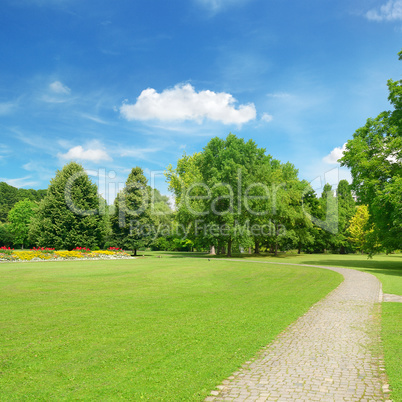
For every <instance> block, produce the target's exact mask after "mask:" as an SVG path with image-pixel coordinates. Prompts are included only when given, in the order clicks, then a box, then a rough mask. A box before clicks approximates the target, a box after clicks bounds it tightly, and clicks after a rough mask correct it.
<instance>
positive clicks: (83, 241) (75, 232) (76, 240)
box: [30, 162, 106, 250]
mask: <svg viewBox="0 0 402 402" xmlns="http://www.w3.org/2000/svg"><path fill="white" fill-rule="evenodd" d="M103 202H104V200H102V199H101V198H100V197H99V195H98V189H97V186H96V184H94V183H92V182H91V180H90V179H89V177H88V175H87V174H86V173H85V170H84V168H83V167H82V166H81V165H79V164H78V163H76V162H70V163H68V164H67V165H65V166H64V167H63V169H62V170H60V171H57V172H56V176H55V177H54V178H53V179H52V180H51V182H50V185H49V188H48V190H47V194H46V196H45V198H44V199H43V200H42V201H41V202H40V204H39V207H38V211H37V214H36V215H35V217H34V219H33V222H32V225H31V228H30V237H31V239H32V241H33V242H34V243H35V244H36V245H39V246H46V247H54V248H56V249H61V250H62V249H68V250H71V249H73V248H75V247H88V248H96V247H100V246H101V245H102V244H101V243H102V239H103V235H104V232H105V230H106V228H105V218H104V216H101V215H100V214H99V210H100V206H101V204H102V203H103Z"/></svg>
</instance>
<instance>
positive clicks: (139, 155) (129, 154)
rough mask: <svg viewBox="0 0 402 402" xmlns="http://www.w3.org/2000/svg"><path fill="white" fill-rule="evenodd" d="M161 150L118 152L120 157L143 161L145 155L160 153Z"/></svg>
mask: <svg viewBox="0 0 402 402" xmlns="http://www.w3.org/2000/svg"><path fill="white" fill-rule="evenodd" d="M160 150H161V148H132V149H130V148H125V149H122V150H120V152H119V153H120V156H125V157H130V158H139V159H144V158H145V157H146V155H147V154H150V153H154V152H158V151H160Z"/></svg>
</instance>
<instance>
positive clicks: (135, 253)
mask: <svg viewBox="0 0 402 402" xmlns="http://www.w3.org/2000/svg"><path fill="white" fill-rule="evenodd" d="M133 255H134V257H136V256H137V249H136V248H135V249H134V250H133Z"/></svg>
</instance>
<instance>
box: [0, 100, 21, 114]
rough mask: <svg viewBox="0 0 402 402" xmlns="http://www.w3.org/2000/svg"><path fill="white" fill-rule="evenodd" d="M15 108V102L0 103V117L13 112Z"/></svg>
mask: <svg viewBox="0 0 402 402" xmlns="http://www.w3.org/2000/svg"><path fill="white" fill-rule="evenodd" d="M16 107H17V103H15V102H2V103H0V116H5V115H7V114H11V113H12V112H13V111H14V110H15V108H16Z"/></svg>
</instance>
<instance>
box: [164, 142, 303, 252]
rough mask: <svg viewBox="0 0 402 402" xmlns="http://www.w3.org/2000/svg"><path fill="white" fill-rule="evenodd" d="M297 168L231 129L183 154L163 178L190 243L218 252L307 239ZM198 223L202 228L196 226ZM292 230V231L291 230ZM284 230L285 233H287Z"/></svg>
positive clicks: (301, 190) (275, 245)
mask: <svg viewBox="0 0 402 402" xmlns="http://www.w3.org/2000/svg"><path fill="white" fill-rule="evenodd" d="M297 173H298V172H297V169H295V167H294V166H293V165H292V164H290V163H285V164H281V163H280V162H279V161H278V160H275V159H273V158H272V157H271V156H270V155H267V154H266V153H265V149H262V148H258V147H257V145H256V144H255V142H254V141H252V140H249V141H247V142H245V141H244V140H243V139H241V138H237V137H236V136H235V135H233V134H229V135H228V136H227V138H226V139H220V138H218V137H215V138H212V139H211V140H210V141H209V143H208V144H207V145H206V147H205V148H204V150H203V152H201V153H196V154H194V155H192V156H188V155H184V156H183V157H182V158H181V159H180V160H179V161H178V162H177V168H176V169H173V168H172V166H169V167H168V169H167V172H166V177H167V180H168V182H169V185H170V188H171V189H172V190H173V191H174V193H175V196H176V206H177V213H176V219H177V221H178V222H179V223H180V225H183V226H185V227H186V228H189V229H190V230H189V231H188V233H186V235H189V236H190V238H191V240H193V241H194V243H197V244H198V245H199V246H201V247H208V246H210V245H214V246H215V248H216V249H217V250H218V251H220V250H222V249H224V248H226V247H227V252H228V255H230V253H231V249H232V246H233V245H238V246H243V247H249V246H250V245H251V244H252V243H254V244H255V250H256V252H258V248H259V245H260V244H264V245H267V244H268V243H269V245H271V246H272V247H274V249H275V252H277V251H278V245H279V244H281V245H282V246H284V245H285V242H287V243H289V242H290V239H292V241H291V243H294V242H298V243H300V244H304V243H307V242H309V241H311V236H309V235H308V233H306V230H305V229H306V228H308V227H309V226H311V224H310V222H309V220H308V217H307V215H306V214H305V211H304V209H303V206H302V195H303V193H304V192H305V188H306V185H307V183H302V182H300V181H299V179H298V177H297ZM200 228H201V229H200ZM291 231H292V232H291ZM286 233H288V234H286Z"/></svg>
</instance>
